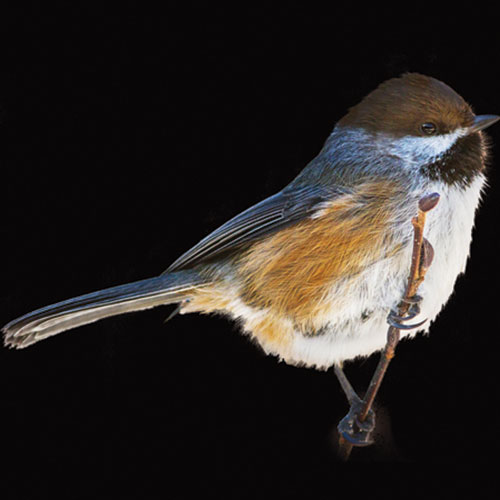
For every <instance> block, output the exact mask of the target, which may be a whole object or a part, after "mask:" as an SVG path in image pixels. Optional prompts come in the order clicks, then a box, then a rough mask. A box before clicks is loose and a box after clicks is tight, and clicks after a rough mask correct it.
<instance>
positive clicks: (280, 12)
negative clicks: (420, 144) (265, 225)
mask: <svg viewBox="0 0 500 500" xmlns="http://www.w3.org/2000/svg"><path fill="white" fill-rule="evenodd" d="M54 5H55V4H52V7H50V10H48V7H47V6H43V7H42V6H38V7H26V8H19V9H18V10H16V11H10V12H8V13H7V14H5V15H3V16H2V19H1V24H0V26H1V29H2V35H3V38H4V40H3V41H2V49H1V51H0V54H1V58H2V60H1V63H0V141H1V145H0V146H1V155H2V160H1V161H2V165H1V179H2V183H1V185H2V196H1V203H2V207H1V209H2V210H1V214H2V219H1V220H2V225H1V228H2V246H3V250H4V257H3V270H2V283H3V286H2V291H1V296H0V300H1V302H0V304H1V309H0V322H1V323H2V324H4V323H6V322H8V321H9V320H11V319H13V318H14V317H17V316H19V315H21V314H24V313H26V312H28V311H30V310H32V309H35V308H38V307H40V306H43V305H46V304H49V303H52V302H56V301H58V300H62V299H65V298H69V297H72V296H75V295H79V294H81V293H84V292H88V291H93V290H96V289H100V288H104V287H107V286H112V285H115V284H120V283H125V282H128V281H133V280H138V279H141V278H144V277H149V276H153V275H156V274H159V273H160V272H161V271H163V270H164V269H165V268H166V267H167V266H168V265H169V264H170V263H171V262H172V261H173V260H175V258H176V257H178V256H179V255H180V254H181V253H182V252H183V251H185V250H186V249H188V248H189V247H190V246H191V245H193V244H194V243H196V242H197V241H198V240H199V239H200V238H201V237H203V236H205V235H206V234H207V233H208V232H209V231H211V230H213V229H215V228H216V227H217V226H218V225H220V224H221V223H223V222H225V221H226V220H227V219H228V218H229V217H231V216H233V215H235V214H237V213H238V212H239V211H241V210H243V209H245V208H247V207H248V206H250V205H251V204H254V203H256V202H258V201H260V200H261V199H263V198H264V197H266V196H268V195H271V194H273V193H274V192H276V191H278V190H279V189H281V188H282V187H283V186H284V185H285V184H286V183H287V182H289V181H290V180H291V179H292V178H293V177H294V176H295V175H296V174H297V173H298V172H299V171H300V170H301V169H302V168H303V166H304V165H305V164H306V163H307V162H308V161H309V160H310V159H312V158H313V157H314V155H315V154H316V153H317V152H318V151H319V149H320V148H321V146H322V144H323V142H324V140H325V139H326V137H327V136H328V134H329V133H330V131H331V129H332V128H333V125H334V124H335V122H336V121H337V120H338V119H339V118H341V117H342V115H343V114H344V113H345V111H346V109H347V107H349V106H350V105H353V104H355V103H356V102H358V101H359V99H360V98H361V97H362V96H364V95H365V94H366V93H367V92H369V91H370V90H372V89H373V88H374V87H375V86H376V85H377V84H378V83H380V82H381V81H383V80H385V79H386V78H389V77H393V76H397V75H400V74H401V73H403V72H405V71H418V72H422V73H426V74H429V75H432V76H434V77H436V78H439V79H441V80H443V81H445V82H447V83H448V84H449V85H451V86H452V87H453V88H455V90H457V91H458V92H459V93H460V94H461V95H463V96H464V97H465V99H466V100H468V101H469V102H471V103H472V105H473V107H474V109H475V111H476V112H477V113H499V114H500V99H499V96H498V88H499V77H498V68H497V66H498V64H497V60H498V57H497V53H498V50H499V47H500V43H499V38H498V35H497V31H496V29H493V27H492V28H489V27H488V25H489V23H488V19H490V18H491V17H492V14H491V13H488V12H484V11H478V12H476V13H475V15H472V14H471V13H470V12H468V13H463V15H462V14H461V15H458V13H456V12H454V13H452V14H451V15H450V13H447V14H446V15H445V14H443V15H441V14H439V13H438V12H437V11H433V15H432V16H430V15H428V9H429V6H428V5H427V4H422V5H420V6H416V5H413V6H412V7H411V9H409V10H411V11H412V12H411V15H410V14H409V12H407V13H406V14H405V13H403V12H401V15H399V16H398V15H397V14H398V13H397V12H394V10H396V9H395V7H393V8H390V9H389V8H387V9H384V8H378V9H375V8H368V7H362V6H360V5H355V6H353V8H352V10H351V11H349V9H346V8H343V9H342V10H339V9H335V8H334V7H332V8H331V10H330V11H325V10H323V9H320V8H319V7H318V8H317V9H315V8H314V7H312V6H310V7H309V8H307V9H304V8H303V6H296V7H294V6H291V5H290V6H286V7H283V8H276V7H275V8H271V7H270V6H267V7H257V6H253V7H248V6H246V7H243V8H241V6H238V7H237V8H236V7H234V8H233V9H228V8H223V7H221V6H214V5H211V6H209V7H207V6H205V7H200V6H199V5H197V4H187V3H183V4H180V3H176V2H172V3H169V4H168V5H169V6H168V7H167V6H164V7H162V8H161V9H156V10H153V9H152V8H150V7H145V6H142V7H141V6H139V4H133V3H131V2H124V3H123V4H121V5H120V6H119V7H118V6H117V7H116V9H107V10H106V8H105V7H103V6H102V5H101V6H100V7H98V8H91V7H88V6H87V4H83V3H82V6H81V7H75V4H71V5H72V7H71V8H68V7H65V6H61V7H54ZM83 5H86V6H85V7H84V6H83ZM181 5H182V6H181ZM455 14H456V15H455ZM489 135H490V137H491V138H492V143H493V148H492V153H493V160H492V162H491V170H490V174H489V180H490V188H489V189H488V193H487V196H486V198H485V200H484V203H483V206H482V209H481V210H480V213H479V216H478V218H477V224H476V230H475V237H474V241H473V244H472V259H471V260H470V262H469V266H468V272H467V275H466V276H465V277H462V278H461V279H460V280H459V282H458V283H457V286H456V293H455V295H454V296H453V297H452V299H451V301H450V303H449V304H448V306H447V308H446V310H445V311H444V312H443V313H442V314H441V315H440V316H439V318H438V320H437V321H436V322H435V324H434V326H433V328H432V332H431V335H430V336H429V337H422V336H420V337H418V338H417V339H415V340H413V341H411V342H402V343H401V345H400V346H399V347H398V350H397V356H396V358H395V359H394V360H393V362H392V364H391V366H390V369H389V373H388V376H387V378H386V380H385V381H384V383H383V387H382V389H381V392H380V395H379V397H378V398H377V405H378V406H377V407H378V416H379V427H380V430H381V434H380V435H379V436H378V442H377V445H376V446H374V447H372V448H370V449H365V450H355V451H354V453H353V455H352V459H351V461H350V463H349V464H341V463H339V462H338V460H337V459H336V455H335V445H334V443H335V426H336V424H337V422H338V421H339V420H340V418H342V417H343V416H344V415H345V413H346V411H347V405H346V402H345V399H344V396H343V394H342V393H341V390H340V388H339V386H338V384H337V382H336V379H335V377H334V375H333V373H332V371H329V372H326V373H325V372H316V371H313V370H308V369H299V368H294V367H290V366H287V365H285V364H283V363H278V362H277V361H276V359H274V358H270V357H266V356H265V355H264V354H263V353H262V351H261V350H260V349H259V348H258V347H256V346H255V345H253V344H252V343H251V342H250V341H249V340H248V338H246V337H243V336H242V335H240V334H239V333H238V329H237V327H236V325H234V324H233V323H231V322H229V321H227V320H226V319H224V318H221V317H203V316H197V315H189V316H177V317H175V318H174V319H172V320H171V321H170V322H169V323H168V324H166V325H164V324H163V320H164V319H165V318H166V316H167V315H168V314H169V312H170V311H171V309H170V308H168V307H163V308H158V309H155V310H151V311H147V312H143V313H138V314H132V315H128V316H122V317H117V318H114V319H110V320H106V321H103V322H100V323H97V324H93V325H89V326H86V327H82V328H80V329H78V330H76V331H73V332H70V333H66V334H63V335H60V336H58V337H55V338H52V339H50V340H47V341H46V342H42V343H40V344H36V345H34V346H32V347H30V348H29V349H27V350H23V351H14V350H7V349H2V350H1V351H0V357H1V358H0V370H1V393H0V394H1V396H0V405H1V409H0V413H1V415H2V419H3V422H2V428H3V442H2V449H3V451H4V453H5V456H6V457H8V461H9V463H10V464H11V465H13V469H14V470H16V471H17V472H21V476H22V478H23V479H22V480H20V481H19V482H16V483H15V485H16V488H20V489H22V491H25V492H26V494H28V492H30V491H39V490H38V488H39V487H40V485H41V484H42V482H43V483H45V482H48V484H49V485H50V486H56V485H58V486H63V488H67V492H68V494H69V493H70V494H71V495H72V497H73V498H75V497H77V496H78V495H80V494H81V495H82V496H83V495H88V496H87V498H97V497H98V496H99V495H100V494H103V492H104V491H106V490H108V489H109V491H110V493H108V494H109V495H110V496H111V495H112V492H113V491H115V489H116V488H117V487H118V485H123V484H125V485H129V484H130V489H129V490H128V491H129V492H131V493H132V494H137V498H145V497H149V496H152V495H153V494H154V493H156V492H158V491H165V492H168V491H170V488H171V487H172V485H173V484H174V483H179V482H180V483H181V485H182V486H183V488H184V489H185V490H186V491H187V490H189V489H191V488H192V487H197V486H201V487H202V488H205V487H206V488H208V484H216V485H219V486H220V487H221V489H219V490H218V491H219V492H222V491H224V490H226V489H229V490H231V491H233V492H236V493H237V494H238V495H239V496H246V495H248V496H249V497H254V498H257V497H260V495H261V492H262V491H263V490H262V488H263V487H264V486H267V487H269V486H270V485H273V486H274V487H276V488H277V490H278V491H279V492H280V494H281V496H285V495H291V494H293V493H297V494H298V495H299V496H301V497H302V498H319V497H321V498H323V495H325V496H324V497H325V498H330V493H331V494H332V497H333V494H334V493H335V491H336V490H337V488H338V487H339V484H340V479H341V478H343V477H345V475H346V474H351V473H356V474H358V477H360V478H363V477H364V474H365V473H366V470H367V469H366V464H367V463H371V464H372V465H373V464H374V463H379V462H387V461H391V462H397V463H399V464H403V465H404V464H408V469H406V470H415V469H412V467H416V466H419V467H420V466H422V465H425V466H426V467H429V468H433V469H435V468H439V467H440V464H445V463H447V462H453V463H459V462H476V461H479V462H482V461H488V462H493V463H494V462H495V461H497V458H496V452H495V448H496V447H497V446H498V444H499V443H498V434H497V433H496V432H495V431H494V427H495V421H496V417H495V414H496V413H497V412H496V387H497V386H498V383H497V371H496V368H497V356H498V354H497V353H498V347H499V342H498V340H497V338H498V337H497V330H498V328H497V320H498V318H497V310H498V306H497V304H498V293H497V292H496V283H497V282H498V280H499V272H498V267H497V266H496V264H495V259H496V257H497V255H498V250H499V242H498V240H497V237H496V235H497V228H498V218H497V217H498V216H497V206H498V201H497V200H498V196H499V191H500V186H499V182H500V179H499V175H498V173H497V168H496V165H497V164H498V159H497V158H500V151H499V148H498V144H500V126H498V125H497V126H496V127H493V128H492V129H491V131H490V134H489ZM376 362H377V356H372V357H371V358H369V359H367V360H364V361H357V362H352V363H350V364H348V366H347V368H346V371H347V373H348V375H349V377H350V378H351V381H352V382H353V384H354V385H355V386H356V387H357V388H359V390H360V391H362V390H364V388H365V387H366V385H367V383H368V381H369V379H370V377H371V374H372V372H373V370H374V368H375V366H376ZM429 464H430V465H429ZM4 471H5V469H4ZM145 472H146V474H145ZM186 474H187V476H186ZM11 477H12V476H10V473H7V474H6V475H5V481H8V479H9V478H11ZM68 478H70V479H68ZM182 478H185V479H182ZM207 478H208V479H207ZM206 481H208V482H206ZM362 483H363V480H357V481H356V482H354V483H351V485H352V487H353V490H357V488H358V487H359V486H360V484H362ZM316 490H318V491H321V493H319V492H318V493H314V494H313V493H312V492H313V491H316ZM236 493H235V494H236ZM278 496H280V495H278ZM21 497H22V496H21ZM21 497H20V496H18V498H21Z"/></svg>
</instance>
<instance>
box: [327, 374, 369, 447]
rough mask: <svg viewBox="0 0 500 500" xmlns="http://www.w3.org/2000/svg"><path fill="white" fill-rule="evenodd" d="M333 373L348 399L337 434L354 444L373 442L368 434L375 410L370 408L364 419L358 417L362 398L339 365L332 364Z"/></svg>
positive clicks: (364, 444)
mask: <svg viewBox="0 0 500 500" xmlns="http://www.w3.org/2000/svg"><path fill="white" fill-rule="evenodd" d="M334 370H335V375H336V376H337V379H338V381H339V383H340V386H341V387H342V390H343V391H344V393H345V395H346V397H347V400H348V401H349V406H350V408H349V412H348V413H347V415H346V416H345V417H344V418H343V419H342V420H341V421H340V422H339V424H338V426H337V429H338V431H339V434H340V435H341V436H342V437H343V438H344V439H345V440H346V441H348V442H349V443H351V444H352V445H354V446H369V445H370V444H373V440H372V439H371V438H370V434H371V432H372V431H373V429H374V428H375V412H374V411H373V410H372V409H370V411H369V412H368V416H367V418H366V419H365V420H364V421H360V420H359V419H358V415H360V414H361V411H362V408H363V400H362V399H361V398H360V397H359V396H358V395H357V394H356V391H355V390H354V388H353V387H352V385H351V383H350V382H349V380H348V379H347V377H346V375H345V373H344V371H343V370H342V367H341V366H340V365H335V366H334Z"/></svg>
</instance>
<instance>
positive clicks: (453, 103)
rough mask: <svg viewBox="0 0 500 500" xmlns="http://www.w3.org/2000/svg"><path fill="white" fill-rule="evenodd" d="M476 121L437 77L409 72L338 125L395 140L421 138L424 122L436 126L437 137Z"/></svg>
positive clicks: (377, 91) (385, 85)
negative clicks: (386, 136) (396, 138)
mask: <svg viewBox="0 0 500 500" xmlns="http://www.w3.org/2000/svg"><path fill="white" fill-rule="evenodd" d="M473 121H474V113H473V112H472V109H471V107H470V106H469V105H468V104H467V103H466V102H465V101H464V99H463V98H462V97H461V96H460V95H458V94H457V93H456V92H455V91H454V90H453V89H452V88H450V87H449V86H448V85H446V84H445V83H443V82H441V81H439V80H436V79H435V78H432V77H429V76H425V75H421V74H418V73H406V74H404V75H402V76H401V77H399V78H392V79H390V80H387V81H385V82H384V83H382V84H381V85H379V87H377V88H376V89H375V90H374V91H373V92H371V93H370V94H368V95H367V96H366V97H365V98H364V99H363V100H362V101H361V102H360V103H359V104H357V105H356V106H353V107H352V108H350V110H349V112H348V113H347V114H346V115H345V116H344V117H343V118H342V119H341V120H340V121H339V122H338V125H340V126H352V127H361V128H364V129H366V130H367V131H370V132H385V133H389V134H391V135H394V136H395V137H400V136H404V135H414V136H418V135H422V134H424V133H423V132H422V130H421V125H422V124H423V123H433V124H435V125H436V127H437V133H438V134H444V133H447V132H450V131H451V130H455V129H456V128H460V127H468V126H470V125H471V124H472V123H473Z"/></svg>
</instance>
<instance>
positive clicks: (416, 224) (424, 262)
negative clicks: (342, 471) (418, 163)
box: [339, 193, 439, 460]
mask: <svg viewBox="0 0 500 500" xmlns="http://www.w3.org/2000/svg"><path fill="white" fill-rule="evenodd" d="M438 202H439V194H438V193H432V194H430V195H427V196H424V197H423V198H422V199H420V201H419V203H418V215H417V216H416V217H414V218H413V219H412V221H411V222H412V224H413V253H412V259H411V266H410V273H409V276H408V282H407V285H406V289H405V293H404V295H403V300H402V301H401V303H400V304H399V306H398V316H400V317H404V316H405V315H406V314H407V313H408V310H409V308H410V305H411V303H412V299H414V298H415V297H416V295H417V289H418V287H419V286H420V284H421V283H422V281H423V280H424V278H425V274H426V272H427V269H428V268H429V266H430V264H431V262H432V259H433V256H434V249H433V248H432V245H431V244H430V243H429V242H428V241H427V240H426V239H425V238H424V227H425V221H426V215H427V212H429V211H430V210H432V209H433V208H434V207H435V206H436V205H437V204H438ZM399 337H400V330H399V329H398V328H397V327H395V326H390V327H389V329H388V331H387V343H386V345H385V348H384V351H383V352H382V355H381V357H380V361H379V363H378V365H377V368H376V370H375V373H374V374H373V377H372V379H371V381H370V385H369V386H368V390H367V391H366V394H365V397H364V398H363V402H362V406H361V410H360V411H359V413H358V415H357V417H356V420H357V421H358V422H361V423H363V422H364V421H365V420H366V418H367V417H368V415H369V413H370V412H371V411H372V410H371V408H372V405H373V402H374V400H375V397H376V395H377V392H378V390H379V388H380V385H381V384H382V380H383V378H384V375H385V372H386V371H387V367H388V366H389V363H390V361H391V359H392V358H393V357H394V354H395V349H396V346H397V344H398V342H399ZM352 447H353V444H352V443H351V442H349V441H347V440H346V439H345V438H344V437H343V436H342V435H341V436H340V438H339V454H340V456H341V458H342V459H343V460H347V459H348V458H349V455H350V453H351V450H352Z"/></svg>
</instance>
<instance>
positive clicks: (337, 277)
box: [3, 73, 499, 368]
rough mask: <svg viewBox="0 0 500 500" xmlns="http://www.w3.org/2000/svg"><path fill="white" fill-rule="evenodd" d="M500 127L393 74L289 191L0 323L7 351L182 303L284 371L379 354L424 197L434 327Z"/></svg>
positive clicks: (413, 79) (461, 263)
mask: <svg viewBox="0 0 500 500" xmlns="http://www.w3.org/2000/svg"><path fill="white" fill-rule="evenodd" d="M498 119H499V117H498V116H494V115H479V116H476V115H474V113H473V112H472V110H471V108H470V106H469V105H468V104H467V103H466V102H465V101H464V99H462V97H460V96H459V95H458V94H457V93H456V92H455V91H453V90H452V89H451V88H450V87H448V86H447V85H445V84H444V83H442V82H440V81H438V80H436V79H434V78H431V77H428V76H424V75H420V74H415V73H410V74H405V75H403V76H401V77H399V78H394V79H390V80H388V81H386V82H384V83H382V84H381V85H380V86H379V87H378V88H377V89H375V90H374V91H373V92H371V93H370V94H368V95H367V96H366V97H365V98H364V99H363V100H362V101H361V102H360V103H359V104H357V105H356V106H354V107H352V108H351V109H350V110H349V111H348V113H347V114H346V115H345V116H344V117H343V118H342V119H341V120H340V121H339V122H338V123H337V124H336V126H335V128H334V129H333V132H332V133H331V135H330V136H329V137H328V139H327V141H326V143H325V145H324V147H323V148H322V150H321V151H320V153H319V154H318V156H317V157H316V158H315V159H313V160H312V161H311V162H310V163H309V164H308V165H307V166H306V167H305V169H304V170H303V171H302V172H301V173H300V174H299V175H298V176H297V177H296V178H295V179H294V180H293V181H292V182H291V183H290V184H288V185H287V186H286V187H285V188H284V189H283V190H281V191H280V192H278V193H277V194H275V195H273V196H271V197H269V198H267V199H265V200H264V201H262V202H260V203H258V204H257V205H255V206H253V207H251V208H250V209H248V210H246V211H244V212H242V213H241V214H240V215H238V216H236V217H234V218H233V219H231V220H230V221H229V222H227V223H226V224H224V225H223V226H221V227H220V228H219V229H217V230H215V231H214V232H213V233H211V234H209V235H208V236H207V237H206V238H204V239H203V240H202V241H200V242H199V243H198V244H197V245H195V246H194V247H193V248H191V249H190V250H189V251H187V252H186V253H185V254H183V255H182V256H181V257H179V258H178V259H177V260H176V261H175V262H174V263H173V264H172V265H171V266H170V267H169V268H168V269H167V270H166V271H165V272H164V273H163V274H161V275H160V276H158V277H155V278H151V279H145V280H142V281H138V282H135V283H130V284H126V285H120V286H116V287H113V288H109V289H106V290H102V291H98V292H94V293H90V294H86V295H83V296H80V297H76V298H73V299H70V300H66V301H63V302H59V303H57V304H54V305H51V306H48V307H44V308H42V309H39V310H36V311H34V312H31V313H29V314H26V315H25V316H22V317H20V318H18V319H16V320H14V321H12V322H10V323H9V324H8V325H6V326H5V327H4V328H3V332H4V339H5V344H6V345H8V346H13V347H18V348H21V347H26V346H28V345H30V344H32V343H34V342H37V341H39V340H41V339H44V338H46V337H49V336H51V335H54V334H56V333H59V332H62V331H64V330H68V329H70V328H75V327H77V326H80V325H83V324H86V323H91V322H93V321H97V320H99V319H101V318H105V317H108V316H113V315H116V314H121V313H125V312H130V311H135V310H141V309H148V308H151V307H154V306H157V305H161V304H171V303H179V311H180V312H181V313H189V312H203V313H211V312H220V313H225V314H228V315H230V316H232V317H234V318H236V319H237V320H238V321H239V322H240V324H241V327H242V329H243V330H244V331H245V332H247V333H248V334H249V335H251V336H252V337H253V338H254V339H255V340H256V341H257V342H258V343H259V344H260V345H261V346H262V348H263V349H264V350H265V351H266V352H267V353H270V354H274V355H277V356H278V357H279V358H280V359H283V360H285V361H286V362H288V363H292V364H300V365H306V366H312V367H317V368H327V367H329V366H331V365H333V364H335V363H341V362H342V361H343V360H347V359H352V358H355V357H357V356H367V355H369V354H371V353H373V352H374V351H377V350H380V349H382V348H383V347H384V345H385V342H386V333H387V316H388V314H389V312H390V311H391V310H394V309H395V308H396V307H397V305H398V303H399V302H400V300H401V298H402V296H403V293H404V289H405V285H406V280H407V277H408V271H409V266H410V260H411V252H412V225H411V222H410V221H411V219H412V217H413V216H414V215H415V214H416V210H417V203H418V200H419V199H420V198H422V196H424V195H426V194H429V193H434V192H437V193H439V194H440V202H439V204H438V206H437V207H436V208H435V209H434V210H432V211H431V212H430V213H429V215H428V218H427V225H426V229H425V237H426V238H427V240H429V242H430V243H431V244H432V246H433V247H434V251H435V254H434V261H433V263H432V265H431V267H430V269H429V270H428V272H427V275H426V278H425V281H424V282H423V284H422V285H421V287H420V289H419V295H421V297H422V300H421V303H420V313H419V314H418V315H417V317H416V318H415V321H417V322H420V321H424V320H425V321H424V323H423V324H422V325H421V326H420V328H419V330H425V331H426V330H428V328H429V325H430V323H431V322H432V320H433V319H434V318H435V317H436V315H437V314H438V313H439V311H440V310H441V308H442V307H443V305H444V304H445V303H446V301H447V300H448V298H449V297H450V295H451V293H452V292H453V288H454V284H455V281H456V279H457V276H458V275H459V274H460V273H462V272H463V271H464V269H465V264H466V261H467V257H468V254H469V246H470V242H471V232H472V227H473V222H474V214H475V211H476V208H477V206H478V203H479V200H480V197H481V192H482V189H483V187H484V185H485V161H486V158H487V147H486V144H485V138H484V136H483V132H482V130H483V129H484V128H486V127H487V126H489V125H491V124H492V123H494V122H496V121H497V120H498ZM419 320H420V321H419ZM416 331H417V329H414V330H409V331H402V335H403V336H405V335H414V334H415V332H416Z"/></svg>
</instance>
